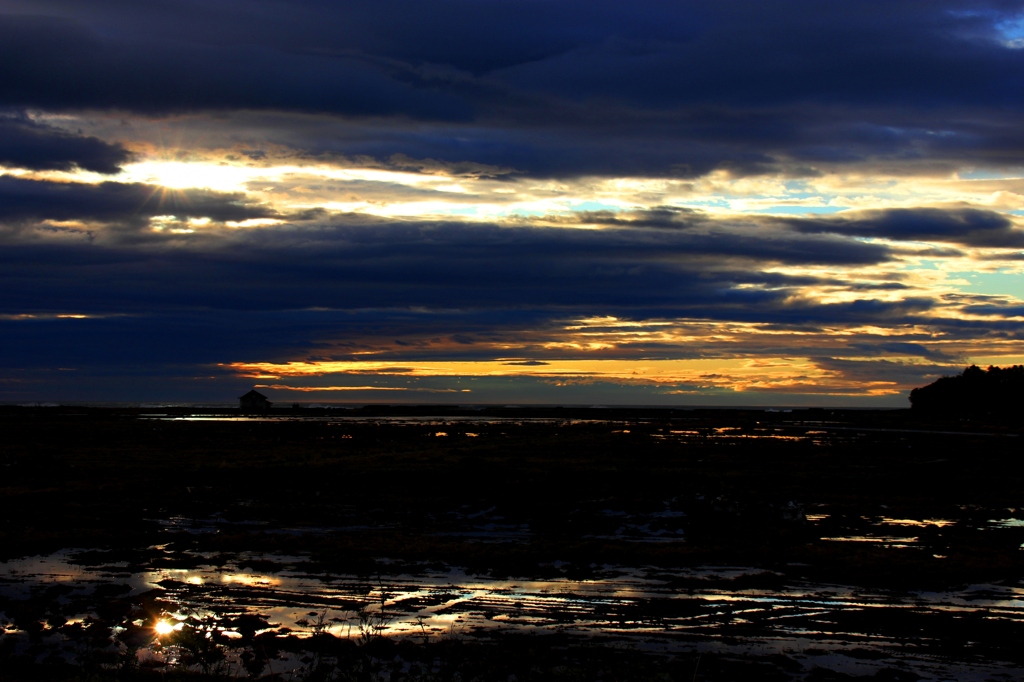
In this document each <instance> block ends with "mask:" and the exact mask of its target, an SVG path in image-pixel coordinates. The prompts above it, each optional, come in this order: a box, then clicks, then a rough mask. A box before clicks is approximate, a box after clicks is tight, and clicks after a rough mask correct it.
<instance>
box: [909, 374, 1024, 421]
mask: <svg viewBox="0 0 1024 682" xmlns="http://www.w3.org/2000/svg"><path fill="white" fill-rule="evenodd" d="M910 404H911V406H912V407H913V409H914V410H915V411H917V412H921V413H933V414H943V415H957V414H960V415H965V416H967V415H971V416H973V415H992V416H999V417H1004V418H1016V419H1020V418H1022V416H1024V366H1022V365H1013V366H1012V367H1005V368H1003V367H993V366H990V367H989V368H988V369H987V370H985V369H981V368H980V367H978V366H977V365H971V366H970V367H968V368H967V369H965V370H964V371H963V373H962V374H959V375H957V376H949V377H942V378H941V379H938V380H936V381H934V382H932V383H930V384H928V385H927V386H922V387H920V388H915V389H914V390H913V391H911V392H910Z"/></svg>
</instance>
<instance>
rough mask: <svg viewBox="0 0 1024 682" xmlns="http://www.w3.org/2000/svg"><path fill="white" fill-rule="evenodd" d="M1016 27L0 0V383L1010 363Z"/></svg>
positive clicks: (619, 378)
mask: <svg viewBox="0 0 1024 682" xmlns="http://www.w3.org/2000/svg"><path fill="white" fill-rule="evenodd" d="M1022 27H1024V2H1018V1H1010V0H1007V1H1001V0H991V1H989V0H983V1H981V2H979V1H978V0H973V1H972V2H965V1H963V0H939V1H934V0H930V1H928V2H924V1H923V0H922V1H918V0H911V1H909V2H900V3H892V2H881V1H878V2H876V1H874V0H869V1H867V2H857V3H841V4H835V3H828V4H822V3H820V2H812V1H811V0H785V1H783V2H773V3H763V2H752V1H746V0H730V1H727V2H722V1H721V0H717V1H715V2H710V1H708V2H703V1H701V2H690V3H685V4H680V3H676V2H664V1H662V0H645V1H644V2H638V3H630V4H628V5H627V4H623V3H621V2H605V1H603V0H599V1H596V2H595V1H594V0H588V1H587V2H583V1H582V0H556V1H545V2H539V1H535V0H497V1H495V2H477V1H476V0H443V1H442V2H434V3H429V4H424V3H421V2H420V3H414V2H410V1H409V0H385V1H381V0H375V1H374V2H369V1H368V0H353V1H351V2H346V3H333V4H332V3H323V2H318V1H314V0H309V1H302V2H295V1H289V2H284V0H256V1H252V0H247V1H246V2H242V0H218V2H213V3H210V2H202V3H200V2H197V1H195V0H167V1H166V2H161V3H137V2H127V1H126V0H97V1H96V2H90V3H86V4H83V3H80V2H70V1H69V0H31V1H29V0H10V1H9V2H7V3H5V5H4V9H3V10H0V74H3V75H2V77H0V291H3V292H4V293H3V296H2V298H0V334H2V335H3V338H4V339H5V343H4V348H3V350H2V351H0V400H27V399H51V398H52V399H62V397H66V398H67V399H76V400H84V399H96V400H99V399H118V398H119V397H121V398H124V399H151V398H155V397H158V396H160V395H166V396H168V397H172V396H173V397H177V398H180V399H199V398H200V397H201V398H203V399H216V397H217V396H227V399H230V397H231V396H232V395H234V391H235V390H237V389H236V387H238V388H242V387H245V386H251V385H253V384H254V383H255V382H262V384H263V385H267V386H275V387H277V388H274V389H273V390H276V391H279V392H282V393H283V394H287V392H288V391H294V392H295V393H296V395H298V394H311V395H314V396H315V397H317V398H325V397H326V396H332V395H335V394H339V395H340V394H344V396H345V397H344V399H346V400H360V399H364V400H370V399H379V398H378V397H375V393H374V392H376V391H380V392H384V393H388V394H389V395H390V394H395V395H398V394H408V395H409V396H410V397H409V398H408V399H410V400H415V399H440V398H437V396H442V397H443V396H452V395H458V396H459V397H458V399H460V400H464V401H468V402H473V401H483V402H488V401H496V402H513V401H519V400H523V401H539V402H591V401H593V402H616V401H622V402H646V403H654V402H672V401H676V402H678V401H681V400H682V401H685V400H691V401H693V402H701V401H704V402H719V403H728V402H733V403H743V402H747V403H750V402H759V401H760V402H775V403H780V402H786V401H800V400H802V401H805V402H814V401H819V402H820V401H827V400H834V401H856V400H863V401H864V403H863V404H891V405H898V404H902V402H903V401H904V396H905V394H906V392H907V390H908V389H909V388H910V387H912V386H915V385H919V384H921V383H927V381H930V380H931V379H932V378H934V377H935V376H937V375H938V374H941V373H942V372H944V371H949V372H953V371H955V369H956V367H957V366H958V365H959V364H962V363H968V362H979V363H982V364H985V363H988V362H993V363H999V362H1004V363H1012V362H1020V361H1022V356H1024V352H1022V351H1021V350H1020V348H1021V346H1020V342H1021V336H1022V334H1024V314H1022V311H1024V284H1022V282H1024V255H1022V254H1024V229H1022V227H1021V222H1020V221H1021V217H1020V216H1021V215H1024V179H1022V167H1024V134H1022V132H1021V130H1022V129H1021V126H1020V120H1021V116H1022V115H1024V99H1022V98H1021V96H1020V89H1021V88H1020V85H1021V83H1022V82H1024V28H1022ZM645 363H646V364H645ZM631 367H634V368H635V369H630V368H631ZM470 384H472V386H470ZM385 389H386V390H385ZM161 391H164V393H161ZM463 394H466V395H468V397H463ZM598 396H599V399H598ZM591 397H593V400H591ZM389 399H390V398H389ZM446 399H453V398H446ZM872 401H874V402H872ZM886 401H888V402H886Z"/></svg>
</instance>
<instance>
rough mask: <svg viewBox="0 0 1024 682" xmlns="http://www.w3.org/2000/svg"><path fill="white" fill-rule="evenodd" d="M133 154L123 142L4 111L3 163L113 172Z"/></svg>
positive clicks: (0, 125) (0, 122) (0, 127)
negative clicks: (108, 140) (69, 130)
mask: <svg viewBox="0 0 1024 682" xmlns="http://www.w3.org/2000/svg"><path fill="white" fill-rule="evenodd" d="M131 158H132V155H131V153H130V152H129V151H128V150H127V149H125V148H124V147H123V146H121V145H119V144H108V143H107V142H104V141H103V140H100V139H99V138H96V137H86V136H82V135H73V134H70V133H67V132H65V131H63V130H59V129H57V128H53V127H51V126H46V125H43V124H40V123H37V122H34V121H32V120H31V119H29V118H28V117H27V116H25V115H23V114H22V115H6V116H5V115H3V114H0V166H7V167H10V168H25V169H28V170H37V171H42V170H61V171H70V170H74V169H75V168H81V169H83V170H88V171H95V172H97V173H106V174H113V173H117V172H119V171H120V170H121V165H122V164H124V163H126V162H128V161H129V160H131Z"/></svg>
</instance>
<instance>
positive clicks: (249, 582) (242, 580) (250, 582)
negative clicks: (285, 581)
mask: <svg viewBox="0 0 1024 682" xmlns="http://www.w3.org/2000/svg"><path fill="white" fill-rule="evenodd" d="M220 580H221V582H222V583H224V584H225V585H244V586H245V587H277V586H279V585H280V584H281V579H280V578H274V577H271V576H269V575H255V574H252V573H226V574H224V575H222V576H221V578H220ZM189 582H192V581H191V580H190V581H189Z"/></svg>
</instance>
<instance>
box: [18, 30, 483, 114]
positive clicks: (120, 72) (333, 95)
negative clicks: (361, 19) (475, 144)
mask: <svg viewBox="0 0 1024 682" xmlns="http://www.w3.org/2000/svg"><path fill="white" fill-rule="evenodd" d="M0 73H3V74H4V76H3V79H2V80H0V104H7V105H10V106H20V107H33V108H43V109H53V110H67V109H82V108H95V109H106V108H112V109H120V110H128V111H135V112H141V113H147V114H160V113H167V112H179V111H197V110H224V109H236V108H237V109H245V108H267V109H281V110H290V111H309V112H332V113H339V114H352V115H381V114H385V115H386V114H408V115H413V116H416V117H418V118H425V119H431V118H438V117H440V118H455V119H459V118H464V117H465V116H466V108H465V105H463V104H462V103H461V102H460V101H459V100H458V99H456V98H452V97H449V96H446V95H443V94H435V93H432V92H430V91H427V90H415V89H412V88H409V87H408V86H406V85H404V84H403V83H401V82H399V81H397V80H394V79H390V78H388V77H387V76H386V75H385V74H382V73H380V72H378V70H376V69H374V68H371V67H368V66H366V65H364V64H362V63H360V62H359V61H356V60H353V59H349V58H336V57H329V56H320V55H315V54H294V53H282V52H278V51H273V50H269V49H267V48H265V47H263V46H260V45H235V46H231V47H225V46H221V45H209V44H199V45H196V44H191V45H190V44H183V43H180V42H171V41H168V40H166V39H163V38H160V37H154V36H151V37H148V38H147V39H144V38H142V37H139V38H136V39H117V38H110V37H109V36H102V35H101V34H100V33H98V32H96V31H94V30H92V29H90V28H89V27H87V26H86V25H85V24H83V23H81V22H78V21H73V20H66V19H58V18H50V17H31V16H29V17H26V16H11V15H2V16H0Z"/></svg>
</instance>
